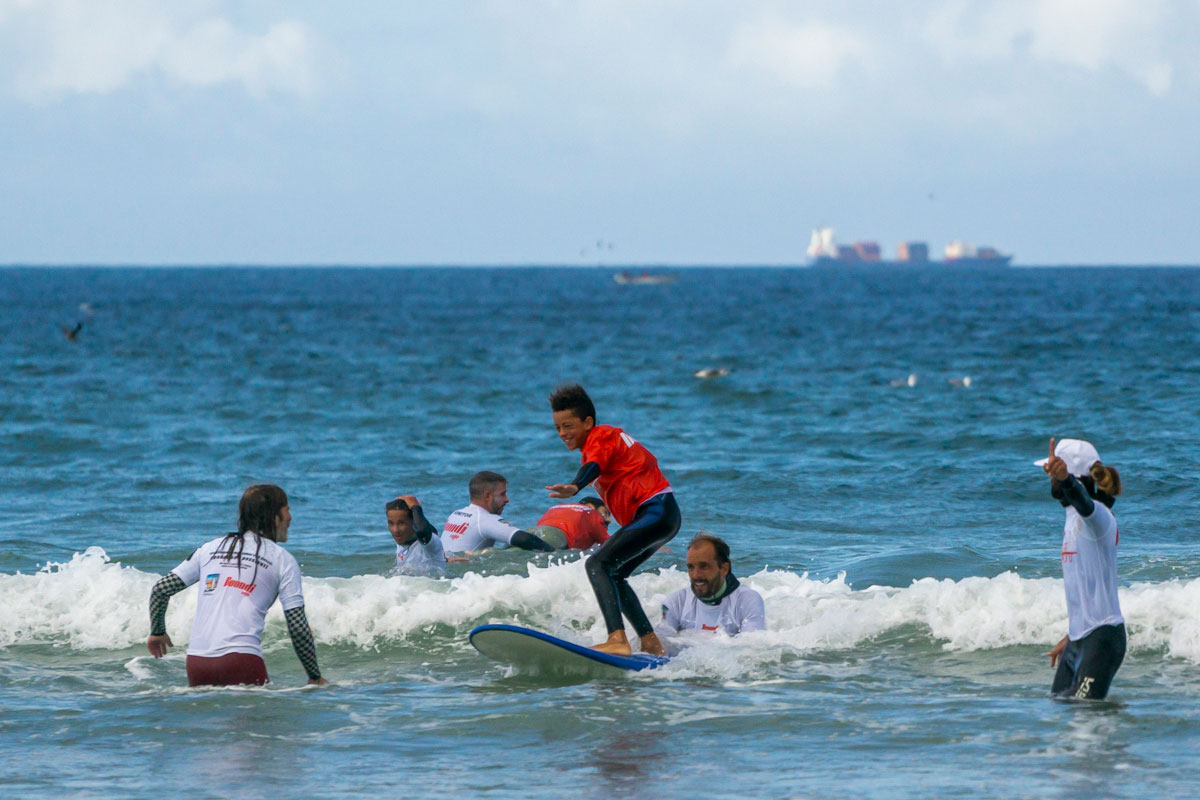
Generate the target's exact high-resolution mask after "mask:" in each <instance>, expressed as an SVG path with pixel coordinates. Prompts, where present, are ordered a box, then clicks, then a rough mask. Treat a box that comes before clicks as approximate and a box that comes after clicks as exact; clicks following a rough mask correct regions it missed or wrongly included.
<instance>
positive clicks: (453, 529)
mask: <svg viewBox="0 0 1200 800" xmlns="http://www.w3.org/2000/svg"><path fill="white" fill-rule="evenodd" d="M519 530H521V529H520V528H518V527H517V526H516V525H512V524H510V523H508V522H505V521H504V520H502V519H500V515H499V514H493V513H492V512H490V511H488V510H487V509H485V508H483V507H482V506H477V505H475V504H474V503H471V504H470V505H469V506H466V507H465V508H460V509H458V510H457V511H454V512H452V513H451V514H450V517H449V519H447V520H446V525H445V527H443V528H442V547H443V548H445V551H446V552H447V553H464V552H468V551H469V552H478V551H479V550H483V549H484V548H486V547H491V546H492V545H493V544H494V543H496V542H503V543H504V544H511V543H512V537H513V534H514V533H516V532H517V531H519Z"/></svg>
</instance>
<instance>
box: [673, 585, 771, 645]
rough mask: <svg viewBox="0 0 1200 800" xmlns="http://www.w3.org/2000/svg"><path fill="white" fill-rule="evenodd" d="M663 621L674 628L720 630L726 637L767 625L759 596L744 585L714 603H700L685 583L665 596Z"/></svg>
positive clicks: (762, 628)
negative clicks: (713, 604) (712, 604)
mask: <svg viewBox="0 0 1200 800" xmlns="http://www.w3.org/2000/svg"><path fill="white" fill-rule="evenodd" d="M663 624H664V625H666V626H667V627H669V628H671V629H673V630H675V631H684V630H705V631H718V630H720V631H724V632H725V633H726V634H728V635H730V636H734V635H736V634H739V633H745V632H748V631H761V630H765V629H766V627H767V612H766V608H765V607H764V606H763V599H762V595H760V594H759V593H758V592H756V591H754V590H753V589H751V588H749V587H748V586H746V585H745V584H738V587H737V588H736V589H734V590H733V591H732V592H730V593H729V594H727V595H725V596H724V597H722V598H721V602H720V603H718V604H717V605H715V606H710V605H708V604H707V603H701V602H700V598H698V597H696V593H695V592H693V591H692V589H691V587H690V586H685V587H683V588H682V589H679V590H678V591H675V592H672V593H671V594H669V595H667V599H666V600H665V601H664V602H663Z"/></svg>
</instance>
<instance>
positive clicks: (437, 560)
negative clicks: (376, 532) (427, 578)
mask: <svg viewBox="0 0 1200 800" xmlns="http://www.w3.org/2000/svg"><path fill="white" fill-rule="evenodd" d="M445 566H446V551H445V550H443V549H442V540H441V538H440V537H437V536H434V537H432V538H430V540H429V544H421V540H420V539H418V538H417V537H415V536H414V537H413V539H412V541H411V542H409V543H408V544H398V545H396V566H395V567H393V568H392V571H393V572H395V573H402V574H405V575H428V574H431V573H438V572H441V570H442V568H443V567H445Z"/></svg>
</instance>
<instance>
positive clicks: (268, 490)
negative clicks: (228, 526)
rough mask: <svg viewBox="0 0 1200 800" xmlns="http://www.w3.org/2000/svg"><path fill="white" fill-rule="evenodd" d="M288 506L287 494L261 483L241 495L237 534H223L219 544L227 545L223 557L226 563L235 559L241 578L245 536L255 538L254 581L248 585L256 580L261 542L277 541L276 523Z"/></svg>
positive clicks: (271, 485)
mask: <svg viewBox="0 0 1200 800" xmlns="http://www.w3.org/2000/svg"><path fill="white" fill-rule="evenodd" d="M287 504H288V498H287V492H285V491H283V489H280V488H279V487H278V486H275V485H274V484H270V483H260V484H257V485H255V486H251V487H250V488H249V489H247V490H246V491H244V492H242V499H241V500H240V501H238V525H237V530H236V531H234V532H233V533H227V534H225V538H224V540H222V542H221V544H222V545H227V549H226V550H225V556H224V557H225V559H226V560H228V561H232V560H233V559H235V558H236V559H237V562H238V573H239V574H240V573H241V571H242V553H243V551H244V550H245V549H246V534H247V533H257V534H258V538H257V539H256V542H255V545H254V577H253V578H251V579H250V582H251V583H254V580H255V578H257V577H258V551H259V550H261V549H262V540H263V539H270V540H271V541H272V542H274V541H276V539H275V537H276V535H277V533H276V530H275V520H277V519H278V518H279V515H280V513H282V511H283V509H284V508H286V507H287Z"/></svg>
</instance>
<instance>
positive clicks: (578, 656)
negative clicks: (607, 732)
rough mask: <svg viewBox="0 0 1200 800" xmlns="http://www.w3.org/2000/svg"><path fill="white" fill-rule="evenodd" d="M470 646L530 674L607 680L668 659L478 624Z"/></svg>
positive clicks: (527, 630) (515, 627)
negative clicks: (611, 651)
mask: <svg viewBox="0 0 1200 800" xmlns="http://www.w3.org/2000/svg"><path fill="white" fill-rule="evenodd" d="M471 644H472V645H474V646H475V649H476V650H478V651H479V652H481V653H483V654H484V655H485V656H487V657H488V658H490V659H493V660H495V661H500V662H502V663H505V664H512V665H513V666H514V667H516V668H517V669H518V670H519V671H521V672H523V673H527V674H533V675H554V676H560V677H572V678H610V677H615V676H619V675H622V674H627V673H629V672H639V671H641V670H644V669H655V668H657V667H661V666H662V665H663V664H666V663H667V661H668V660H669V659H666V658H663V657H661V656H652V655H648V654H646V653H634V654H633V655H631V656H615V655H611V654H609V653H601V652H600V651H599V650H593V649H592V648H590V647H585V646H584V645H580V644H575V643H574V642H568V641H567V640H565V639H559V638H558V637H557V636H551V635H550V634H548V633H542V632H541V631H535V630H533V629H532V628H522V627H520V626H519V625H480V626H479V627H478V628H476V629H475V630H473V631H471Z"/></svg>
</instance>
